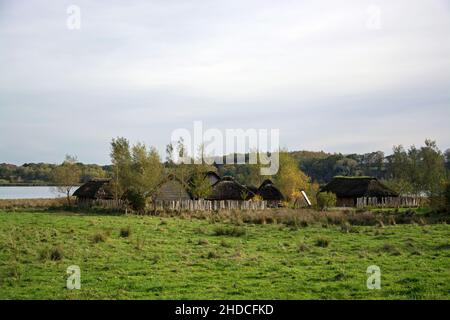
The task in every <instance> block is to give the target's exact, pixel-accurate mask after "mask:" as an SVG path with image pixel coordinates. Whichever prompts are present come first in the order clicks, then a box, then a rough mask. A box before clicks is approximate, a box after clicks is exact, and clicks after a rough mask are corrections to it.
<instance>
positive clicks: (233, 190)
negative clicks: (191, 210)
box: [207, 176, 255, 200]
mask: <svg viewBox="0 0 450 320" xmlns="http://www.w3.org/2000/svg"><path fill="white" fill-rule="evenodd" d="M254 196H255V193H253V192H252V191H251V190H250V189H248V188H247V187H245V186H243V185H242V184H240V183H238V182H237V181H236V180H234V178H232V177H230V176H226V177H223V178H222V179H221V180H219V181H218V182H217V183H215V184H214V185H213V186H212V190H211V194H210V195H209V196H208V198H207V200H250V199H251V198H253V197H254Z"/></svg>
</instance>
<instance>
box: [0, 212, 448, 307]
mask: <svg viewBox="0 0 450 320" xmlns="http://www.w3.org/2000/svg"><path fill="white" fill-rule="evenodd" d="M124 229H127V232H124V231H123V230H124ZM449 236H450V229H449V226H448V225H447V224H435V225H424V226H420V225H417V224H406V225H393V226H385V227H383V228H380V227H373V226H351V228H343V227H340V226H339V225H324V226H321V225H312V226H305V227H295V228H294V227H288V226H285V225H281V224H245V225H240V226H234V225H229V224H225V223H219V222H216V223H213V222H210V221H208V220H197V219H192V220H191V219H189V220H187V219H180V218H159V217H152V216H133V215H132V216H107V215H103V216H102V215H83V214H73V213H51V214H44V213H24V212H22V213H11V212H8V213H0V245H1V248H2V250H0V299H311V298H315V299H448V292H449V290H450V273H449V272H448V270H449V269H450V262H449V261H450V259H449V248H450V244H449ZM70 265H78V266H79V267H80V269H81V290H68V289H66V279H67V276H68V275H67V273H66V270H67V267H68V266H70ZM370 265H377V266H379V267H380V268H381V290H368V289H367V287H366V281H367V274H366V270H367V267H368V266H370Z"/></svg>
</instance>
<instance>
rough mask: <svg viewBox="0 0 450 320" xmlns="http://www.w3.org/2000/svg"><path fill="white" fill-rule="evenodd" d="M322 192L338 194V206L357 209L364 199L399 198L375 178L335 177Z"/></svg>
mask: <svg viewBox="0 0 450 320" xmlns="http://www.w3.org/2000/svg"><path fill="white" fill-rule="evenodd" d="M320 192H332V193H334V194H336V198H337V201H336V206H338V207H355V206H356V205H357V199H358V198H362V197H370V198H377V199H379V201H380V202H381V201H382V199H383V198H388V197H398V196H399V195H398V193H397V192H395V191H393V190H391V189H389V188H388V187H386V186H385V185H384V184H382V183H381V182H380V181H378V179H377V178H374V177H334V178H333V180H331V182H330V183H328V184H327V185H325V186H324V187H322V188H321V189H320Z"/></svg>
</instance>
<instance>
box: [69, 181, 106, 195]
mask: <svg viewBox="0 0 450 320" xmlns="http://www.w3.org/2000/svg"><path fill="white" fill-rule="evenodd" d="M110 182H111V179H93V180H90V181H88V182H86V183H85V184H83V185H82V186H80V187H79V188H78V189H77V190H75V192H74V193H73V196H75V197H77V198H78V200H98V199H113V198H114V196H113V194H112V192H111V190H110V188H109V186H110V184H109V183H110Z"/></svg>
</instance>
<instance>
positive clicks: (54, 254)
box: [40, 246, 64, 261]
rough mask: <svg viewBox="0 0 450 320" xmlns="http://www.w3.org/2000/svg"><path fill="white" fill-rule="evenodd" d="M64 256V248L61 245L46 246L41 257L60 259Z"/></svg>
mask: <svg viewBox="0 0 450 320" xmlns="http://www.w3.org/2000/svg"><path fill="white" fill-rule="evenodd" d="M63 257H64V254H63V250H62V248H61V247H60V246H55V247H53V248H45V249H43V250H42V251H41V252H40V258H41V259H42V260H52V261H59V260H61V259H62V258H63Z"/></svg>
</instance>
